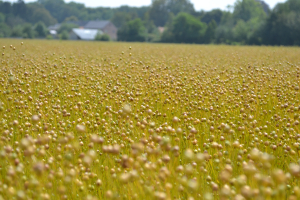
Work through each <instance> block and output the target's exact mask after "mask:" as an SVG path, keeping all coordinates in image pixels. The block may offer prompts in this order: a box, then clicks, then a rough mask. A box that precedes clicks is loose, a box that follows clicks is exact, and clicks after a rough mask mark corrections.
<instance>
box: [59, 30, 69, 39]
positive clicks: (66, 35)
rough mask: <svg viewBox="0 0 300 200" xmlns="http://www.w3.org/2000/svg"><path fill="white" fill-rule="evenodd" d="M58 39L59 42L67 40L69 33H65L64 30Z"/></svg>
mask: <svg viewBox="0 0 300 200" xmlns="http://www.w3.org/2000/svg"><path fill="white" fill-rule="evenodd" d="M59 38H60V39H61V40H68V39H69V32H67V31H66V30H64V31H63V32H62V33H61V34H60V35H59Z"/></svg>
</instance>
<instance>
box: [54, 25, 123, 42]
mask: <svg viewBox="0 0 300 200" xmlns="http://www.w3.org/2000/svg"><path fill="white" fill-rule="evenodd" d="M66 23H71V24H75V25H77V26H78V27H79V28H76V29H72V32H71V33H70V39H73V40H75V38H76V36H77V38H78V39H79V38H81V40H91V39H84V38H89V36H91V35H93V34H95V33H96V34H95V36H96V35H97V34H107V35H109V37H110V39H111V40H117V32H118V29H117V27H116V26H115V25H114V24H113V23H111V22H110V21H107V20H96V21H74V22H73V21H70V22H66ZM60 26H61V24H55V25H52V26H49V27H48V29H49V31H50V33H51V35H53V34H57V32H58V30H59V28H60Z"/></svg>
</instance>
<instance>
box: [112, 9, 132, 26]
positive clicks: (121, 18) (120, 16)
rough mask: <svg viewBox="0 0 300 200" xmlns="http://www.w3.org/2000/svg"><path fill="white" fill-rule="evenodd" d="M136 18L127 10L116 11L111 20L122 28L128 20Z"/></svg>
mask: <svg viewBox="0 0 300 200" xmlns="http://www.w3.org/2000/svg"><path fill="white" fill-rule="evenodd" d="M134 18H136V16H133V15H132V14H130V13H127V12H116V13H115V14H114V16H113V18H112V19H111V20H110V21H111V22H112V23H113V24H114V25H115V26H116V27H117V28H121V27H122V26H124V25H125V24H126V23H127V22H128V21H130V20H132V19H134Z"/></svg>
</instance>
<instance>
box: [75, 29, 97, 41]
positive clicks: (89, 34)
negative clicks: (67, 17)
mask: <svg viewBox="0 0 300 200" xmlns="http://www.w3.org/2000/svg"><path fill="white" fill-rule="evenodd" d="M72 31H73V32H74V33H75V34H76V35H77V36H78V37H79V38H80V39H82V40H94V39H95V37H96V36H97V34H98V33H100V34H101V31H98V30H92V29H80V28H73V29H72Z"/></svg>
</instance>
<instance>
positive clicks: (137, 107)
mask: <svg viewBox="0 0 300 200" xmlns="http://www.w3.org/2000/svg"><path fill="white" fill-rule="evenodd" d="M21 42H24V43H22V44H21ZM11 45H12V46H11ZM2 46H5V47H3V48H2ZM0 47H1V54H2V55H0V56H1V57H0V60H1V65H0V71H1V72H0V137H1V138H0V199H1V200H2V199H3V200H10V199H21V200H23V199H24V200H25V199H26V200H27V199H32V200H35V199H45V200H47V199H54V200H56V199H72V200H73V199H74V200H75V199H76V200H77V199H78V200H82V199H83V200H94V199H99V200H100V199H141V200H144V199H146V200H147V199H159V200H164V199H177V200H179V199H180V200H185V199H188V200H192V199H195V200H196V199H205V200H212V199H222V200H225V199H232V200H243V199H247V200H248V199H258V200H263V199H278V200H282V199H291V200H293V199H300V188H299V185H300V166H299V164H300V160H299V156H300V126H299V121H300V118H299V114H300V102H299V100H300V94H299V92H300V90H299V89H300V88H299V87H300V82H299V81H300V78H299V76H300V68H299V67H300V48H296V47H295V48H293V47H235V46H199V45H165V44H139V43H135V44H134V43H93V42H62V41H30V40H24V41H21V40H0Z"/></svg>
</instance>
